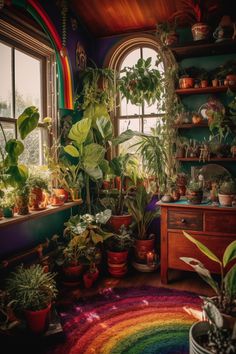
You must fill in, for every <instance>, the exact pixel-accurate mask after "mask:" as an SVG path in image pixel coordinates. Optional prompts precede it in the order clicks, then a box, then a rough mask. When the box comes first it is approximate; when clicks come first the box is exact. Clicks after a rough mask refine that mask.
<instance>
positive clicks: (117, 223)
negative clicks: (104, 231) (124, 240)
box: [108, 214, 132, 232]
mask: <svg viewBox="0 0 236 354" xmlns="http://www.w3.org/2000/svg"><path fill="white" fill-rule="evenodd" d="M131 222H132V215H130V214H127V215H112V216H111V218H110V219H109V221H108V223H109V224H110V225H111V226H112V228H113V230H114V231H115V232H119V230H120V228H121V226H122V225H124V226H125V227H126V228H128V227H129V225H130V224H131Z"/></svg>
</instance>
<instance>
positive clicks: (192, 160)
mask: <svg viewBox="0 0 236 354" xmlns="http://www.w3.org/2000/svg"><path fill="white" fill-rule="evenodd" d="M176 160H178V161H191V162H194V161H197V162H205V163H209V162H212V161H221V162H233V161H236V157H211V158H210V159H209V160H206V161H203V160H201V159H199V157H176Z"/></svg>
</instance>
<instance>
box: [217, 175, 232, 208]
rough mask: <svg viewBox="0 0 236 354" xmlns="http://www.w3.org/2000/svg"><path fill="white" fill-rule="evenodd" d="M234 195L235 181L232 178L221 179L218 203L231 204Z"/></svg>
mask: <svg viewBox="0 0 236 354" xmlns="http://www.w3.org/2000/svg"><path fill="white" fill-rule="evenodd" d="M235 196H236V182H235V181H234V180H233V179H229V180H225V181H223V182H222V183H221V184H220V186H219V193H218V197H219V203H220V205H222V206H232V202H233V200H234V198H235Z"/></svg>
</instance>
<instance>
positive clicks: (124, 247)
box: [105, 226, 134, 277]
mask: <svg viewBox="0 0 236 354" xmlns="http://www.w3.org/2000/svg"><path fill="white" fill-rule="evenodd" d="M133 244H134V238H133V237H132V236H131V233H130V231H129V230H127V229H126V228H125V227H124V226H122V227H121V228H120V232H119V233H114V234H113V235H112V236H111V237H110V238H109V239H108V240H107V241H106V243H105V246H106V249H107V262H108V271H109V273H110V274H111V275H113V276H114V277H122V276H124V275H125V274H126V273H127V271H128V266H127V260H128V254H129V250H130V248H131V247H132V246H133Z"/></svg>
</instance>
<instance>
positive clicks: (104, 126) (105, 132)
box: [96, 116, 113, 141]
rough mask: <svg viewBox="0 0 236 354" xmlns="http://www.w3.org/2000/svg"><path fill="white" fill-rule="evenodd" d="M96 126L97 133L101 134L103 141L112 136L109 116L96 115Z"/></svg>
mask: <svg viewBox="0 0 236 354" xmlns="http://www.w3.org/2000/svg"><path fill="white" fill-rule="evenodd" d="M96 126H97V129H98V131H99V133H100V134H101V136H102V138H103V139H104V140H105V141H108V140H109V139H111V138H112V135H113V126H112V122H111V120H110V117H109V118H106V117H104V116H102V117H98V118H97V119H96Z"/></svg>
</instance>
